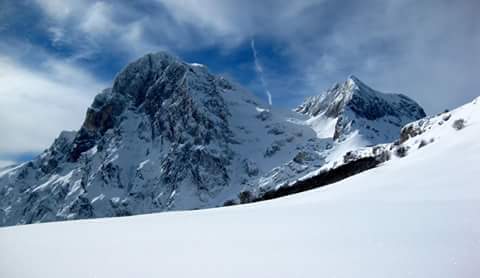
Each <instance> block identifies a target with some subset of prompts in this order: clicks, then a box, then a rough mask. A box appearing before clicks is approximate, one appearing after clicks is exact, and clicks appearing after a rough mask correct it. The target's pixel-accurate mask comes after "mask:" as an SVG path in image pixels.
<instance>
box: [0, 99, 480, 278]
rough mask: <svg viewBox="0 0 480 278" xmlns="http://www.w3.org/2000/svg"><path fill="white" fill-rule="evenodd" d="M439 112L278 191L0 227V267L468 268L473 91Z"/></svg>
mask: <svg viewBox="0 0 480 278" xmlns="http://www.w3.org/2000/svg"><path fill="white" fill-rule="evenodd" d="M450 115H451V117H450V119H449V120H447V121H446V122H444V123H443V124H441V125H439V124H438V122H439V119H441V118H443V117H444V116H445V115H440V116H438V117H432V118H430V121H429V122H430V123H432V124H431V125H426V126H430V127H431V128H428V127H427V128H426V129H425V132H423V133H422V134H421V135H418V136H423V138H435V139H434V141H433V143H430V144H428V145H426V146H424V147H422V148H418V142H416V140H418V139H419V138H420V137H418V138H417V136H414V137H411V138H409V139H407V140H406V141H404V142H402V144H405V145H410V146H411V148H410V150H409V152H408V155H407V156H405V157H403V158H394V159H391V160H390V161H388V162H386V163H385V164H384V165H382V166H380V167H378V168H375V169H373V170H370V171H366V172H363V173H361V174H359V175H356V176H354V177H351V178H349V179H346V180H343V181H341V182H339V183H336V184H333V185H331V186H326V187H323V188H319V189H316V190H312V191H308V192H304V193H300V194H296V195H291V196H288V197H285V198H280V199H276V200H272V201H266V202H260V203H253V204H248V205H242V206H235V207H225V208H217V209H208V210H200V211H186V212H170V213H162V214H152V215H142V216H133V217H122V218H111V219H97V220H80V221H70V222H63V223H48V224H38V225H26V226H17V227H6V228H0V250H1V253H0V256H1V257H0V277H18V278H23V277H52V278H54V277H159V276H167V277H192V276H195V277H370V278H371V277H382V278H383V277H402V278H403V277H419V278H424V277H436V278H441V277H472V278H473V277H478V276H479V274H480V266H479V265H478V258H479V257H480V224H479V222H478V215H479V213H480V187H479V183H478V165H480V157H479V156H478V154H480V144H479V143H478V138H479V136H480V98H477V99H476V100H475V101H473V102H472V103H470V104H467V105H465V106H463V107H461V108H459V109H457V110H455V111H452V112H450ZM460 118H462V119H464V120H465V127H464V128H463V129H461V130H456V129H454V128H453V127H452V124H453V121H454V120H456V119H460ZM414 146H415V148H414Z"/></svg>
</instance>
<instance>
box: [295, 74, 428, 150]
mask: <svg viewBox="0 0 480 278" xmlns="http://www.w3.org/2000/svg"><path fill="white" fill-rule="evenodd" d="M295 110H296V111H297V112H300V113H303V114H306V115H309V116H311V117H322V118H330V119H337V122H336V128H335V132H334V134H332V136H333V137H334V138H335V139H339V138H341V137H344V136H346V135H348V134H350V133H352V132H354V131H359V132H360V133H365V134H368V135H366V137H367V138H368V140H370V141H374V142H375V143H380V142H384V141H385V142H388V141H389V140H391V139H392V138H394V137H393V136H397V135H398V134H397V132H399V129H400V127H401V126H402V125H404V124H406V123H407V122H409V121H414V120H417V119H420V118H423V117H425V112H424V111H423V109H422V108H421V107H420V106H419V105H418V104H417V103H416V102H415V101H413V100H412V99H410V98H408V97H406V96H404V95H402V94H385V93H382V92H379V91H376V90H374V89H372V88H371V87H369V86H368V85H366V84H365V83H364V82H362V81H361V80H360V79H359V78H357V77H355V76H354V75H350V76H349V77H348V78H347V79H346V80H345V81H344V82H343V83H337V84H335V85H334V86H333V87H332V88H331V89H329V90H327V91H326V92H324V93H323V94H321V95H319V96H314V97H310V98H308V99H307V100H306V101H305V102H304V103H303V104H301V105H300V106H299V107H297V108H296V109H295ZM381 122H384V123H385V126H383V127H380V126H381V125H382V124H380V123H381ZM377 125H379V126H378V127H376V126H377ZM380 128H381V129H387V131H386V132H387V133H389V134H390V135H385V132H382V131H381V130H380ZM364 129H365V130H364ZM379 137H380V138H381V139H379Z"/></svg>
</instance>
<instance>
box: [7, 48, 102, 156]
mask: <svg viewBox="0 0 480 278" xmlns="http://www.w3.org/2000/svg"><path fill="white" fill-rule="evenodd" d="M0 84H2V86H0V119H2V120H1V121H0V130H2V131H3V132H2V136H0V157H14V156H15V154H22V153H38V152H40V151H42V150H43V149H45V148H47V147H48V146H49V144H51V143H52V142H53V139H54V138H55V137H56V136H57V135H58V134H59V132H60V131H61V130H64V129H67V130H76V129H78V128H79V126H80V124H81V122H82V120H83V117H84V115H85V111H86V108H87V107H88V105H89V104H90V102H91V101H92V97H93V95H94V94H95V93H97V92H99V91H100V89H101V88H103V87H104V86H105V85H104V84H102V83H100V82H99V81H97V80H96V79H95V78H94V77H93V76H91V75H90V74H89V73H88V72H85V71H83V70H81V69H79V68H78V67H76V66H74V65H70V64H68V63H65V62H62V61H59V60H55V59H53V58H48V59H47V60H45V62H44V63H43V64H42V65H41V67H40V68H37V69H32V68H30V67H28V66H26V65H23V64H20V63H17V62H15V61H13V60H12V59H11V58H9V57H6V56H2V55H0Z"/></svg>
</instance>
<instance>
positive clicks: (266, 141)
mask: <svg viewBox="0 0 480 278" xmlns="http://www.w3.org/2000/svg"><path fill="white" fill-rule="evenodd" d="M297 110H298V111H299V112H301V113H297V112H294V111H282V110H278V109H275V108H271V107H268V106H267V105H264V104H263V103H262V102H261V101H259V100H258V99H257V98H256V97H254V96H253V95H252V94H250V93H249V92H247V91H246V90H245V89H243V88H242V87H241V86H239V85H237V84H235V83H233V82H231V81H229V80H227V79H225V78H223V77H220V76H215V75H212V74H211V73H209V72H208V69H207V68H206V67H205V66H203V65H199V64H189V63H186V62H184V61H181V60H180V59H179V58H177V57H175V56H172V55H169V54H167V53H164V52H160V53H156V54H149V55H146V56H144V57H142V58H140V59H139V60H137V61H135V62H133V63H131V64H129V65H128V66H127V67H126V68H125V69H124V70H123V71H122V72H120V73H119V74H118V76H117V77H116V78H115V81H114V83H113V86H112V88H109V89H106V90H104V91H103V92H102V93H100V94H99V95H97V96H96V97H95V99H94V101H93V103H92V105H91V107H90V108H89V109H88V111H87V113H86V117H85V121H84V123H83V125H82V126H81V128H80V129H79V130H78V131H64V132H62V133H61V134H60V135H59V137H58V138H57V139H56V140H55V142H54V143H53V144H52V146H51V147H50V148H49V149H47V150H46V151H44V152H43V153H42V154H41V155H40V156H39V157H37V158H35V159H34V160H32V161H30V162H26V163H23V164H21V165H18V166H16V167H10V168H7V169H3V170H0V225H14V224H24V223H35V222H45V221H55V220H67V219H79V218H95V217H108V216H125V215H133V214H142V213H151V212H160V211H166V210H184V209H197V208H207V207H216V206H222V205H224V204H233V203H239V202H248V201H249V200H251V199H252V198H254V197H256V196H260V195H262V194H263V193H264V192H267V191H270V190H272V189H275V188H278V187H280V186H282V185H285V184H290V183H292V182H295V181H296V180H297V179H299V178H301V177H303V176H305V175H307V174H308V173H315V171H317V170H318V169H321V168H323V169H325V168H328V167H330V166H332V165H333V164H332V163H334V162H336V161H338V160H339V159H341V158H342V157H343V155H344V154H345V153H346V152H348V151H351V150H354V149H356V148H359V147H364V146H367V145H372V144H377V143H385V142H389V141H393V140H394V139H395V138H397V137H398V134H399V131H400V128H401V126H402V125H403V124H405V123H407V122H410V121H414V120H417V119H419V118H422V117H423V116H424V115H425V114H424V112H423V110H422V109H421V108H420V107H419V106H418V105H417V104H416V103H415V102H413V101H412V100H410V99H408V98H406V97H405V96H402V95H387V94H382V93H379V92H376V91H374V90H372V89H370V88H368V87H367V86H366V85H364V84H363V83H362V82H360V81H359V80H358V79H356V78H354V77H350V78H349V79H348V80H347V81H346V82H345V83H344V84H342V85H336V86H335V87H333V88H332V89H331V90H329V91H328V92H326V93H325V94H323V95H322V96H319V97H313V98H311V99H309V100H308V101H307V102H305V103H304V104H303V105H302V106H300V107H299V108H298V109H297Z"/></svg>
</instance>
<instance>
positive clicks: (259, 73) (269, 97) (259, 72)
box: [250, 39, 272, 106]
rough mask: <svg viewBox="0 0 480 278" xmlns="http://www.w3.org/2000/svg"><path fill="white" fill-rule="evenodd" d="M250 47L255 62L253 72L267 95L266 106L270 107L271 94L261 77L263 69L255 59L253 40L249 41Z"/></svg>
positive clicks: (255, 52) (255, 51)
mask: <svg viewBox="0 0 480 278" xmlns="http://www.w3.org/2000/svg"><path fill="white" fill-rule="evenodd" d="M250 47H251V48H252V53H253V61H254V62H255V71H256V72H257V74H258V77H259V78H260V82H261V83H262V86H263V89H264V90H265V93H266V94H267V98H268V104H269V105H270V106H271V105H272V94H271V93H270V90H268V86H267V82H266V81H265V78H264V77H263V68H262V65H261V64H260V62H259V61H258V57H257V49H256V48H255V40H254V39H252V40H251V41H250Z"/></svg>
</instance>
